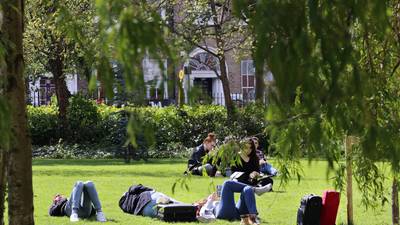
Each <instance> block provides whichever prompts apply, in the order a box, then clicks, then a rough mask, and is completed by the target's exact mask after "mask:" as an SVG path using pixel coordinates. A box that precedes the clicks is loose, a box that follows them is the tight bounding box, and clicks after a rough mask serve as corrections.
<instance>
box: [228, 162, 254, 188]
mask: <svg viewBox="0 0 400 225" xmlns="http://www.w3.org/2000/svg"><path fill="white" fill-rule="evenodd" d="M240 160H241V162H242V165H235V166H232V167H231V170H232V173H234V172H244V174H243V175H242V176H241V180H240V181H241V182H243V183H246V184H252V181H250V173H252V172H253V171H256V172H260V164H259V159H258V157H252V158H250V160H249V161H248V162H245V161H244V160H243V159H242V158H240Z"/></svg>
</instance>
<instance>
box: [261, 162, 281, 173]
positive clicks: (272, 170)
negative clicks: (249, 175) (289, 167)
mask: <svg viewBox="0 0 400 225" xmlns="http://www.w3.org/2000/svg"><path fill="white" fill-rule="evenodd" d="M260 172H261V173H266V174H268V175H272V176H276V174H277V173H278V170H276V169H275V168H274V167H273V166H272V165H271V164H269V163H264V164H262V165H261V166H260Z"/></svg>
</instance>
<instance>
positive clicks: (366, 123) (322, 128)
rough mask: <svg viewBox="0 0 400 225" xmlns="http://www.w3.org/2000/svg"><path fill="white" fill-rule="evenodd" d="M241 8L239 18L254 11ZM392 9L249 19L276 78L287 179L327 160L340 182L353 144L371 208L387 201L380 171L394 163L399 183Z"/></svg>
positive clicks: (277, 136)
mask: <svg viewBox="0 0 400 225" xmlns="http://www.w3.org/2000/svg"><path fill="white" fill-rule="evenodd" d="M236 3H237V6H238V9H239V12H240V9H246V7H248V2H247V1H242V0H238V1H236ZM389 3H390V2H389V1H368V2H365V1H363V2H360V1H335V2H331V1H323V0H320V1H284V2H282V1H258V2H257V6H256V8H257V10H256V12H255V13H254V15H252V16H251V18H250V19H251V22H250V23H251V24H253V26H254V27H255V30H256V34H255V35H256V37H255V38H256V40H257V48H258V49H261V50H262V52H263V53H262V54H260V55H257V57H258V58H260V60H262V59H263V58H264V59H265V60H266V64H268V67H269V68H270V69H271V71H272V73H273V74H274V80H275V87H274V92H273V93H272V94H271V95H270V103H271V105H270V107H269V112H268V120H269V121H270V123H271V126H270V128H269V132H270V135H271V137H272V142H273V144H272V145H273V146H274V147H276V150H277V157H278V160H279V161H281V162H282V165H284V164H286V165H287V166H286V168H285V169H283V170H282V171H284V172H283V173H288V174H289V173H292V174H293V173H294V174H297V176H299V170H298V169H299V168H298V165H299V164H298V159H299V158H300V157H302V156H305V155H306V156H308V157H309V158H310V159H312V158H313V156H315V155H324V156H325V157H326V158H327V159H328V162H329V168H331V169H336V171H337V175H338V176H342V175H343V169H344V168H345V165H343V164H341V163H340V159H341V154H342V152H343V143H344V142H343V140H344V138H343V137H344V136H347V137H349V136H355V137H356V139H358V140H359V144H356V145H354V147H352V148H353V149H352V154H351V157H352V159H353V160H352V161H350V163H351V165H352V166H354V167H353V168H354V173H355V176H354V178H355V179H356V181H357V183H358V184H359V186H361V187H362V189H361V191H362V192H363V199H362V201H363V203H365V204H366V205H371V204H373V203H374V202H378V200H381V201H382V202H384V201H386V197H385V195H384V192H383V190H384V189H383V187H382V184H383V181H384V178H385V177H384V175H383V174H382V171H380V170H379V167H378V163H379V162H380V161H382V160H388V161H390V162H391V165H392V168H393V171H394V172H395V174H394V175H395V176H394V177H396V171H398V169H397V168H398V164H399V161H398V160H399V155H398V152H399V150H398V141H397V140H396V139H397V138H395V136H397V133H398V124H399V123H398V121H396V120H395V118H394V117H392V115H397V113H398V103H397V101H398V100H397V99H395V98H394V97H393V96H397V94H396V93H398V91H399V90H398V87H399V86H398V85H396V84H397V82H398V81H397V78H396V79H394V78H390V76H388V75H389V74H391V73H392V72H391V71H393V73H395V72H396V69H397V67H398V66H396V65H397V64H396V62H398V55H397V54H394V52H398V41H395V40H394V37H395V36H396V35H395V34H396V32H393V31H394V30H395V29H393V28H392V26H391V23H390V22H389V21H391V20H393V18H390V15H391V13H390V12H393V11H394V10H393V9H394V7H393V6H392V5H391V4H389ZM289 12H290V16H288V13H289ZM265 15H268V16H265ZM395 21H398V20H397V19H395ZM263 45H265V46H263ZM391 51H393V52H391ZM393 73H392V74H393ZM396 74H397V72H396ZM389 102H390V103H389ZM383 106H385V107H383ZM389 118H391V119H389ZM391 127H393V129H392V128H391ZM396 130H397V131H396ZM388 132H392V133H391V134H389V133H388ZM282 175H283V178H284V179H285V178H288V177H289V176H290V175H285V174H282ZM342 178H343V177H342ZM371 180H374V182H370V181H371ZM368 182H369V183H368ZM338 184H339V186H340V187H343V183H340V182H339V183H338ZM393 186H394V187H395V183H394V185H393ZM348 223H349V224H352V223H353V221H352V219H351V217H349V220H348Z"/></svg>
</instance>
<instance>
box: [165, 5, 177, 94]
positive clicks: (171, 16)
mask: <svg viewBox="0 0 400 225" xmlns="http://www.w3.org/2000/svg"><path fill="white" fill-rule="evenodd" d="M166 6H167V8H166V21H168V26H169V29H170V30H174V29H175V28H174V27H175V10H174V6H175V5H174V4H173V2H172V1H168V2H167V5H166ZM167 76H168V99H169V100H172V99H175V100H176V87H177V85H179V82H177V79H176V77H177V76H176V71H175V64H174V62H173V60H172V59H170V58H169V59H167Z"/></svg>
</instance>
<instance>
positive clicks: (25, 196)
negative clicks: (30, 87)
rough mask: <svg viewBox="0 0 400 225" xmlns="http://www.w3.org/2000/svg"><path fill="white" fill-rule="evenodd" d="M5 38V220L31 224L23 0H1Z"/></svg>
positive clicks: (32, 220) (22, 224)
mask: <svg viewBox="0 0 400 225" xmlns="http://www.w3.org/2000/svg"><path fill="white" fill-rule="evenodd" d="M1 6H2V9H3V16H4V17H3V18H4V23H3V27H2V33H3V34H4V37H5V39H6V40H7V42H5V43H7V46H6V72H5V75H6V78H7V86H6V88H5V96H6V98H7V100H8V101H9V106H10V109H9V112H10V117H11V121H10V124H11V142H10V148H9V149H8V150H9V160H8V163H7V173H8V176H7V179H8V181H7V182H8V220H9V224H10V225H31V224H34V218H33V190H32V148H31V141H30V137H29V134H28V130H27V114H26V102H25V84H24V76H23V71H24V59H23V49H22V32H23V17H24V1H23V0H2V1H1Z"/></svg>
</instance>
